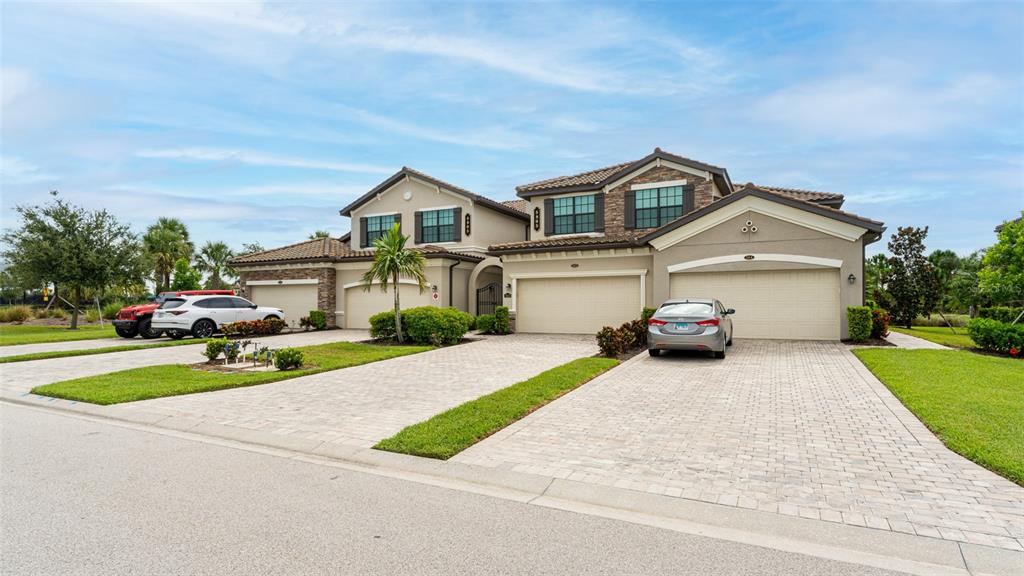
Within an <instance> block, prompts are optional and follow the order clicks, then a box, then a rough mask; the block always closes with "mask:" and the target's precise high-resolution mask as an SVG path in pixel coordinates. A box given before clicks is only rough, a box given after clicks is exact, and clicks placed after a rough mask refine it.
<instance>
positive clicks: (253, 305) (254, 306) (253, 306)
mask: <svg viewBox="0 0 1024 576" xmlns="http://www.w3.org/2000/svg"><path fill="white" fill-rule="evenodd" d="M249 308H252V309H253V310H255V309H256V308H257V306H256V305H255V304H250V305H249Z"/></svg>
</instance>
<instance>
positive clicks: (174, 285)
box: [171, 258, 203, 292]
mask: <svg viewBox="0 0 1024 576" xmlns="http://www.w3.org/2000/svg"><path fill="white" fill-rule="evenodd" d="M202 279H203V276H202V274H200V273H199V271H198V270H196V269H195V268H193V267H191V266H189V265H188V260H186V259H184V258H178V259H177V260H175V261H174V279H173V280H171V290H172V291H175V292H178V291H180V290H199V289H200V288H202V286H201V285H200V284H199V281H200V280H202Z"/></svg>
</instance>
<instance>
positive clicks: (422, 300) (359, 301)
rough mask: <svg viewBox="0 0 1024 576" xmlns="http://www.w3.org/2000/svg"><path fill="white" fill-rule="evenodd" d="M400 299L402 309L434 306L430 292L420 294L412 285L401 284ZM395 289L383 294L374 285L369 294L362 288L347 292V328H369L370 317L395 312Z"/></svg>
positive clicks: (355, 287) (389, 289)
mask: <svg viewBox="0 0 1024 576" xmlns="http://www.w3.org/2000/svg"><path fill="white" fill-rule="evenodd" d="M399 286H401V289H400V291H399V292H398V299H399V301H400V303H401V306H402V309H403V310H405V309H406V308H415V307H417V306H429V305H431V304H433V301H432V300H431V298H430V294H431V292H430V290H426V291H424V292H423V293H422V294H420V289H419V288H418V287H417V286H413V285H412V284H400V285H399ZM392 290H393V288H392V287H390V286H389V287H388V291H387V292H381V290H380V286H377V285H374V286H373V287H372V288H370V291H369V292H367V291H365V290H363V287H362V286H353V287H351V288H348V289H346V290H345V327H346V328H369V327H370V316H373V315H374V314H376V313H378V312H384V311H385V310H394V308H395V295H394V292H392Z"/></svg>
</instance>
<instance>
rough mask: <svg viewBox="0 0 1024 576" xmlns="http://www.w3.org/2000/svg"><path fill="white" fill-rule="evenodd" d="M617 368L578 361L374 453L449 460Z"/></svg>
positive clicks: (441, 417)
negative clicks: (383, 452)
mask: <svg viewBox="0 0 1024 576" xmlns="http://www.w3.org/2000/svg"><path fill="white" fill-rule="evenodd" d="M618 363H619V361H618V360H614V359H610V358H580V359H578V360H573V361H572V362H569V363H567V364H562V365H561V366H558V367H555V368H552V369H551V370H547V371H546V372H541V373H540V374H538V375H536V376H534V377H533V378H530V379H529V380H526V381H524V382H519V383H518V384H513V385H512V386H509V387H508V388H502V389H501V390H497V391H495V392H491V393H490V394H488V395H486V396H481V397H480V398H477V399H476V400H471V401H469V402H466V403H465V404H462V405H459V406H456V407H455V408H452V409H451V410H447V411H445V412H442V413H440V414H438V415H436V416H434V417H432V418H430V419H429V420H426V421H424V422H420V423H419V424H413V425H412V426H408V427H406V428H405V429H403V430H402V431H400V432H399V433H398V434H395V435H394V436H392V437H391V438H387V439H385V440H381V441H380V442H378V443H377V445H376V446H374V448H376V449H378V450H387V451H389V452H399V453H402V454H412V455H414V456H425V457H427V458H439V459H441V460H447V459H448V458H451V457H452V456H454V455H456V454H458V453H459V452H462V451H463V450H465V449H466V448H469V447H470V446H472V445H473V444H476V443H477V442H479V441H481V440H483V439H484V438H487V437H488V436H490V435H491V434H494V433H495V432H497V431H498V430H501V429H502V428H504V427H506V426H508V425H509V424H511V423H513V422H515V421H516V420H519V419H520V418H522V417H524V416H526V415H527V414H529V413H530V412H533V411H534V410H536V409H538V408H540V407H541V406H543V405H545V404H547V403H548V402H551V401H552V400H554V399H556V398H558V397H559V396H561V395H563V394H565V393H567V392H569V391H571V390H573V389H575V388H577V387H579V386H580V385H582V384H584V383H585V382H587V381H589V380H591V379H593V378H594V377H596V376H597V375H598V374H601V373H602V372H604V371H606V370H608V369H610V368H612V367H613V366H615V365H617V364H618Z"/></svg>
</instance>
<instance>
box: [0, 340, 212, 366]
mask: <svg viewBox="0 0 1024 576" xmlns="http://www.w3.org/2000/svg"><path fill="white" fill-rule="evenodd" d="M206 341H207V339H200V340H196V339H195V338H189V339H187V340H170V341H167V342H157V343H155V344H136V345H134V346H133V345H125V346H105V347H103V348H86V349H84V350H51V351H49V352H33V353H31V354H18V355H15V356H2V357H0V364H7V363H9V362H28V361H29V360H47V359H49V358H69V357H71V356H89V355H90V354H109V353H111V352H128V351H131V350H146V349H149V348H167V347H168V346H186V345H188V344H204V343H206Z"/></svg>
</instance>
